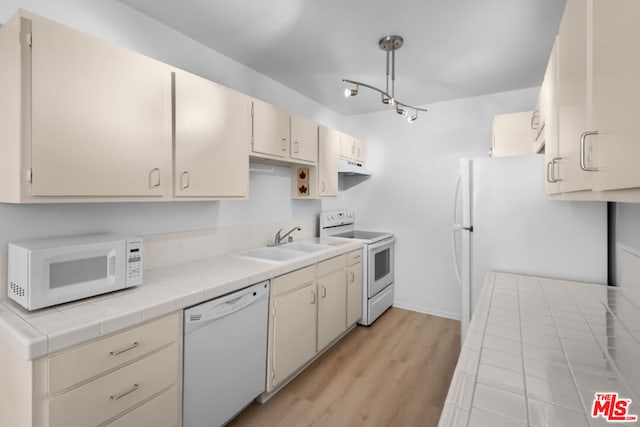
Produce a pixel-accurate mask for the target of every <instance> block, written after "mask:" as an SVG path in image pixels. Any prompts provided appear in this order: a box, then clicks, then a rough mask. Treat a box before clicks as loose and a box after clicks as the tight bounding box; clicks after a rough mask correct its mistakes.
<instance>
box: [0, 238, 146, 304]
mask: <svg viewBox="0 0 640 427" xmlns="http://www.w3.org/2000/svg"><path fill="white" fill-rule="evenodd" d="M142 249H143V248H142V239H141V238H136V237H126V236H119V235H115V234H95V235H89V236H74V237H65V238H58V239H47V240H32V241H25V242H17V243H9V247H8V265H7V267H8V268H7V270H8V273H9V277H8V290H7V293H8V296H9V298H11V299H12V300H14V301H16V302H17V303H18V304H20V305H22V306H23V307H24V308H26V309H27V310H36V309H39V308H43V307H49V306H52V305H55V304H61V303H65V302H69V301H75V300H78V299H81V298H87V297H90V296H94V295H99V294H103V293H106V292H112V291H116V290H118V289H124V288H127V287H130V286H135V285H140V284H142V258H143V256H142V255H143V254H142Z"/></svg>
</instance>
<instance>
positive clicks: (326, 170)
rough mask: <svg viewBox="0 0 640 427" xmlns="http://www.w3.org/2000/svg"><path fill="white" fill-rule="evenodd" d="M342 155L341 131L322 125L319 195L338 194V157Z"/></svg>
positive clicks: (319, 154)
mask: <svg viewBox="0 0 640 427" xmlns="http://www.w3.org/2000/svg"><path fill="white" fill-rule="evenodd" d="M339 155H340V133H339V132H338V131H336V130H334V129H331V128H328V127H326V126H320V129H319V141H318V196H320V197H336V196H337V195H338V157H339Z"/></svg>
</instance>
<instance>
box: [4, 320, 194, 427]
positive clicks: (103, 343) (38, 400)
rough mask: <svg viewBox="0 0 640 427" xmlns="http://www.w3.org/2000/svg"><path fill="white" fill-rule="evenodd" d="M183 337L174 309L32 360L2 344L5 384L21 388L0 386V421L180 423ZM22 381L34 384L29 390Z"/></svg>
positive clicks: (15, 426) (63, 425) (60, 426)
mask: <svg viewBox="0 0 640 427" xmlns="http://www.w3.org/2000/svg"><path fill="white" fill-rule="evenodd" d="M181 338H182V328H181V321H180V315H179V313H174V314H171V315H169V316H166V317H164V318H161V319H158V320H155V321H152V322H149V323H146V324H144V325H141V326H138V327H135V328H131V329H129V330H126V331H124V332H120V333H117V334H114V335H111V336H108V337H105V338H100V339H97V340H95V341H93V342H90V343H88V344H83V345H79V346H77V347H73V348H71V349H69V350H63V351H61V352H59V353H56V354H52V355H49V356H45V357H42V358H40V359H36V360H32V361H30V360H24V359H21V357H20V356H19V355H16V354H15V353H12V352H11V351H10V350H9V349H8V348H7V347H6V346H3V345H0V360H3V366H0V379H2V387H0V388H5V389H6V390H11V389H15V390H21V391H20V392H18V393H16V394H15V395H14V396H11V398H10V399H5V398H4V397H6V396H4V393H5V390H3V391H2V392H0V413H2V414H3V415H2V417H3V422H5V421H6V422H8V423H9V424H7V425H11V426H12V427H28V426H41V427H69V426H97V425H113V426H136V427H138V426H154V427H156V426H161V427H163V426H167V427H173V426H179V425H180V424H181V420H182V414H181V402H182V392H181V384H182V381H181V378H182V375H181V372H182V369H181V367H182V356H181V355H182V339H181ZM0 344H2V343H0ZM23 383H26V384H30V385H31V386H30V387H29V388H28V389H24V386H23V385H22V384H23ZM107 423H111V424H107ZM3 425H4V424H3Z"/></svg>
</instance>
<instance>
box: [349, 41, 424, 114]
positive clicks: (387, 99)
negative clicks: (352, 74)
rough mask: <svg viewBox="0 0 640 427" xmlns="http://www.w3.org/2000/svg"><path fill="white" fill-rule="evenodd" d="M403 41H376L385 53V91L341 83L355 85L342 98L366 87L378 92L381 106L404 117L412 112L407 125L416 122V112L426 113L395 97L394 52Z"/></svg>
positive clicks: (369, 86) (373, 87) (351, 81)
mask: <svg viewBox="0 0 640 427" xmlns="http://www.w3.org/2000/svg"><path fill="white" fill-rule="evenodd" d="M403 43H404V40H403V39H402V37H400V36H386V37H383V38H381V39H380V40H379V41H378V46H379V47H380V49H382V50H384V51H385V52H387V87H386V90H382V89H378V88H377V87H375V86H371V85H368V84H366V83H362V82H357V81H354V80H348V79H342V81H343V82H345V83H349V84H352V85H355V87H356V88H355V89H350V88H346V89H345V90H344V96H345V97H346V98H349V97H350V96H356V95H357V94H358V88H359V87H360V86H362V87H366V88H367V89H371V90H373V91H376V92H378V93H379V94H380V95H381V100H382V103H383V104H386V105H391V106H392V107H395V108H396V113H398V114H399V115H401V116H403V117H405V116H407V115H408V114H409V112H408V110H414V111H415V113H414V114H412V115H410V116H408V117H407V121H408V122H409V123H413V122H415V121H416V120H418V111H425V112H426V111H427V110H426V109H424V108H418V107H414V106H413V105H409V104H405V103H404V102H400V101H398V100H397V99H396V97H395V82H396V50H398V49H400V48H401V47H402V44H403ZM389 65H391V92H389Z"/></svg>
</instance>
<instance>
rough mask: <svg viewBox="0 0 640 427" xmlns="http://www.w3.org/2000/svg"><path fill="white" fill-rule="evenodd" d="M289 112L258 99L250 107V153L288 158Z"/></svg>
mask: <svg viewBox="0 0 640 427" xmlns="http://www.w3.org/2000/svg"><path fill="white" fill-rule="evenodd" d="M289 141H290V128H289V113H287V112H286V111H284V110H282V109H280V108H278V107H276V106H274V105H271V104H267V103H266V102H263V101H260V100H258V99H254V100H253V106H252V109H251V154H252V155H257V156H258V157H260V156H264V155H267V156H271V157H275V158H281V159H288V158H289Z"/></svg>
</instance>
